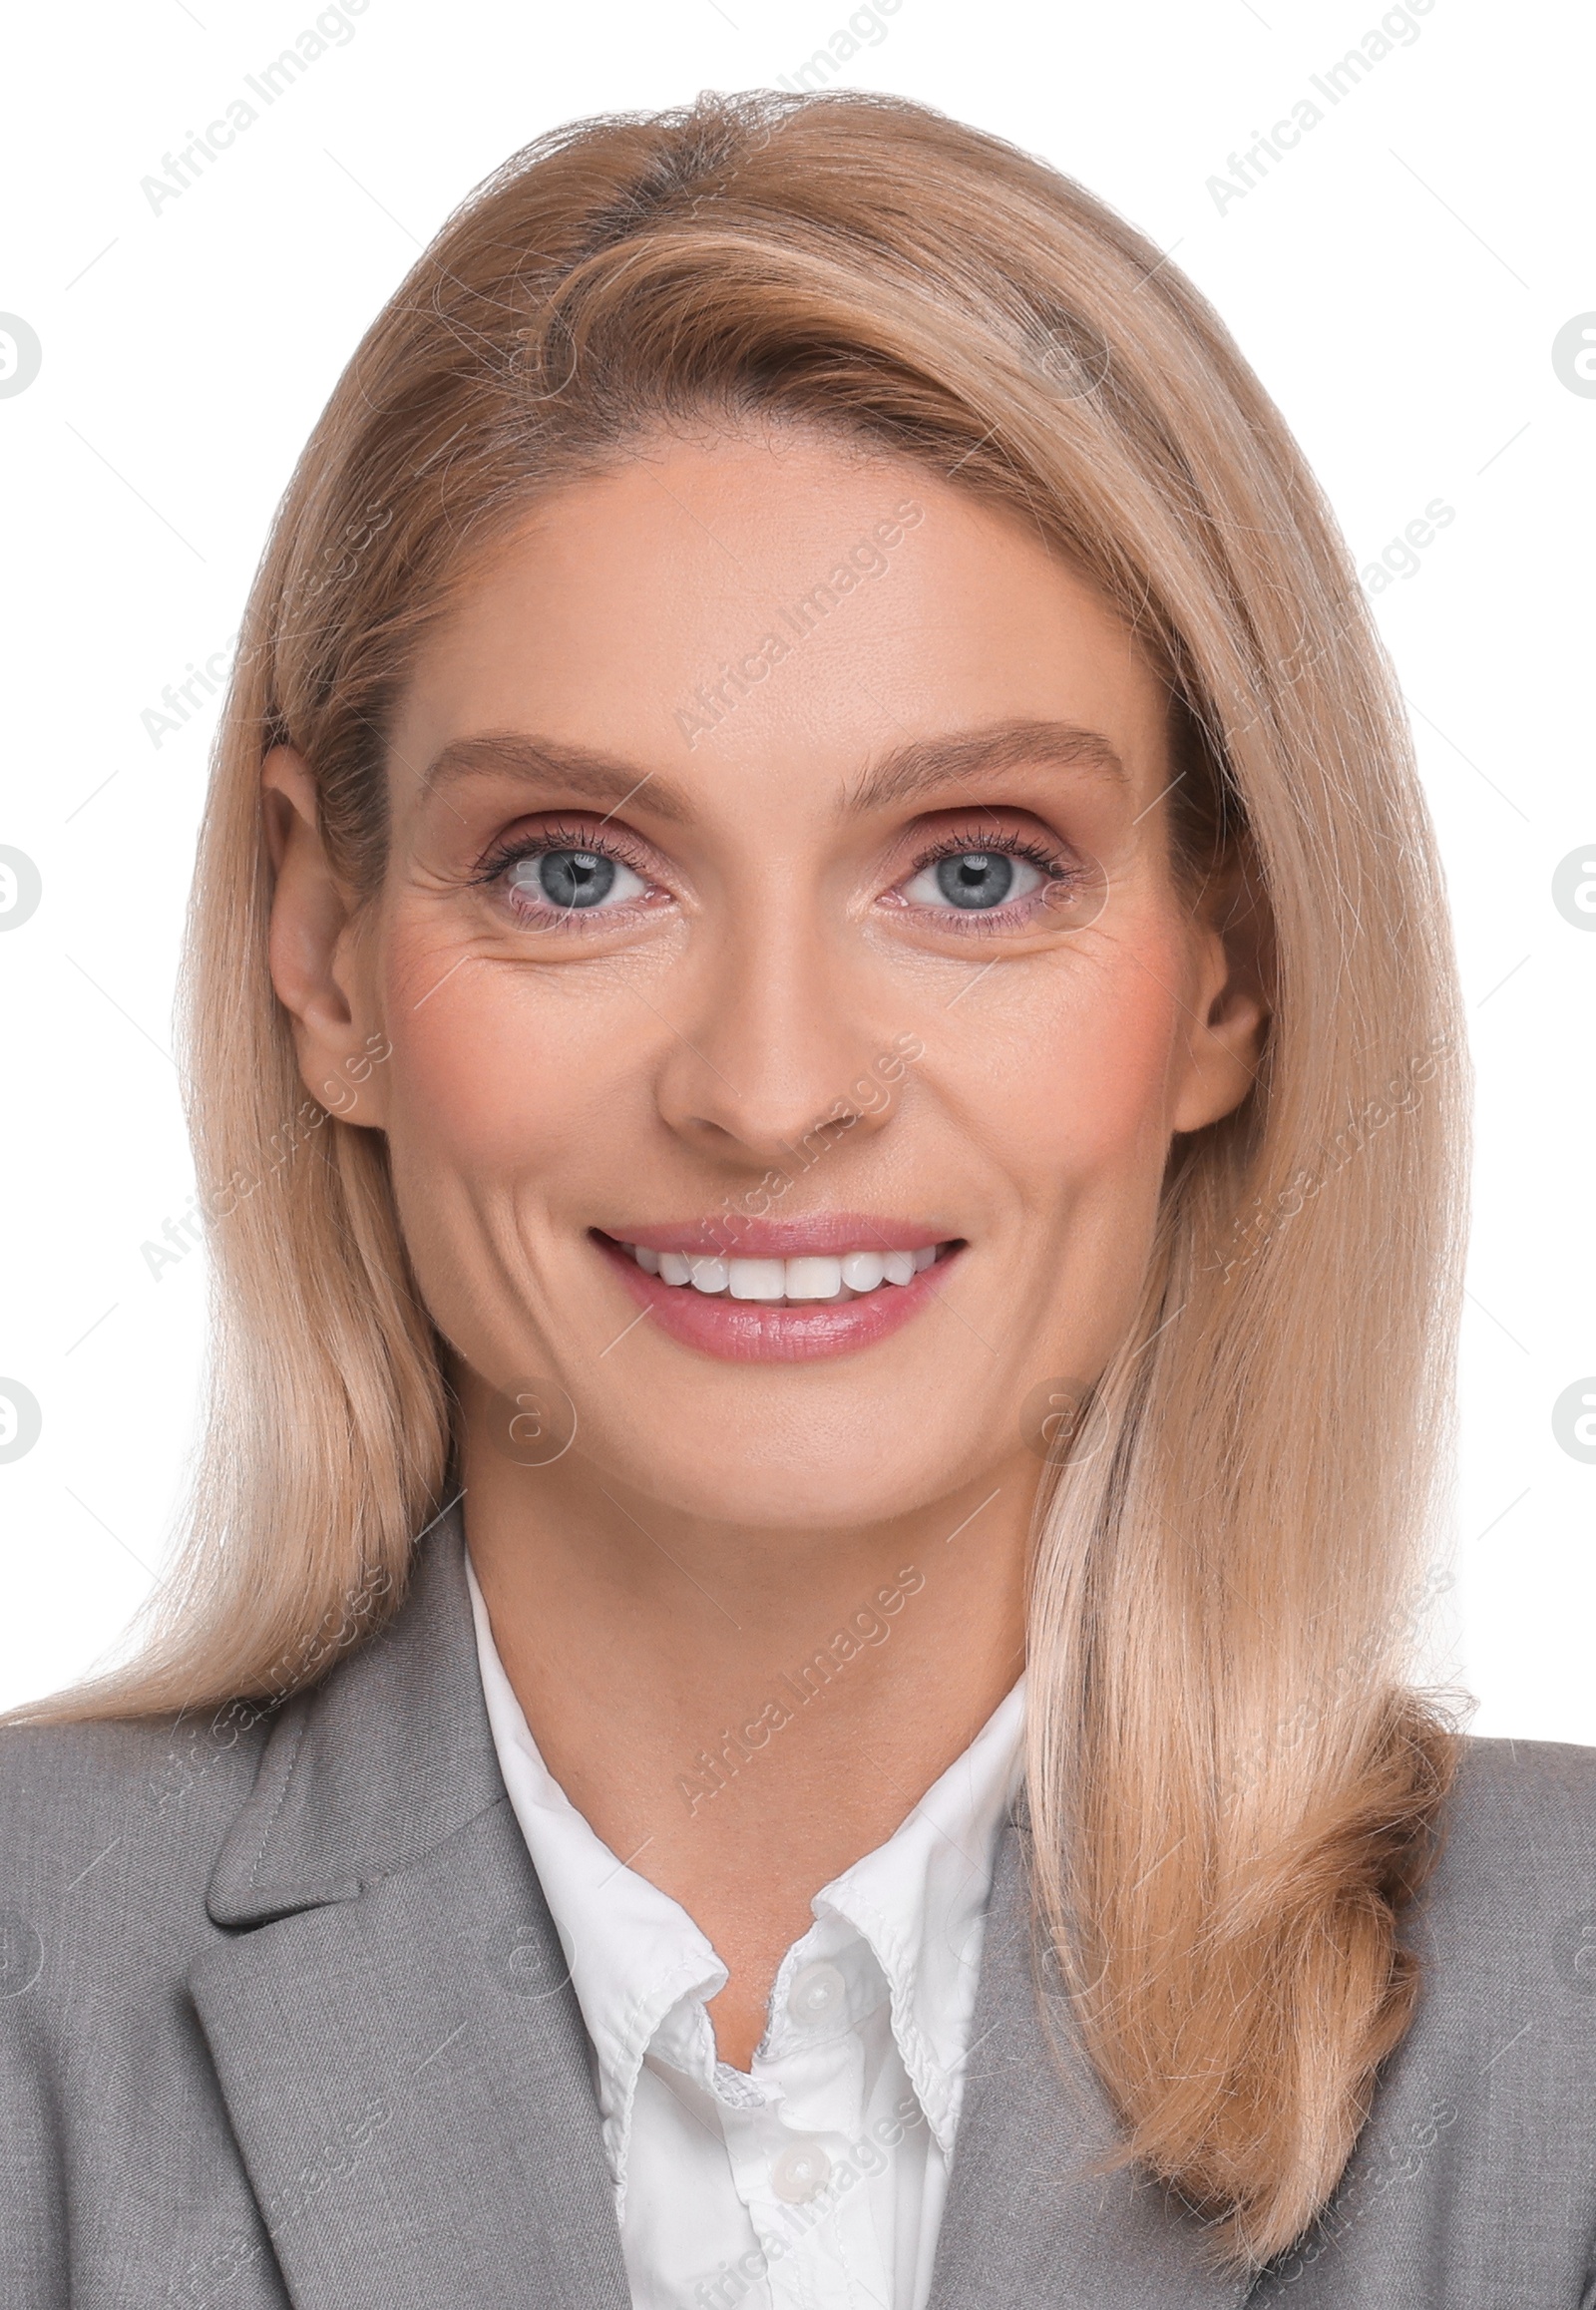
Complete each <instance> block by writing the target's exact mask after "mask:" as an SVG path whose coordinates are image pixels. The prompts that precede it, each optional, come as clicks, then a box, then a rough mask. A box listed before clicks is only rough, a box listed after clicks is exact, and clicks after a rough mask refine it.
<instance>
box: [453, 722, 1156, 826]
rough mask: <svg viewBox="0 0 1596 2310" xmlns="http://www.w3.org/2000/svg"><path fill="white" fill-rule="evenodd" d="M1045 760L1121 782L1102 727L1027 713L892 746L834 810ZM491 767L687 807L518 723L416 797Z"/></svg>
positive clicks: (534, 779)
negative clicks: (536, 735)
mask: <svg viewBox="0 0 1596 2310" xmlns="http://www.w3.org/2000/svg"><path fill="white" fill-rule="evenodd" d="M1046 762H1051V763H1054V764H1056V765H1058V766H1060V767H1062V768H1066V769H1071V770H1084V771H1087V772H1089V773H1090V774H1092V775H1093V776H1095V777H1098V778H1103V779H1107V780H1110V781H1112V782H1114V783H1116V784H1119V785H1122V786H1123V785H1128V784H1129V773H1128V772H1127V771H1126V769H1125V765H1124V763H1123V762H1122V761H1121V760H1120V758H1119V756H1118V754H1117V753H1116V752H1115V750H1114V748H1113V747H1112V746H1111V745H1110V744H1109V742H1108V740H1107V739H1106V738H1105V737H1104V736H1103V734H1102V732H1101V731H1100V730H1088V729H1084V728H1082V727H1081V725H1080V724H1079V723H1076V722H1059V721H1047V720H1038V719H1035V718H1028V719H1018V720H1010V721H1004V722H996V723H991V724H988V725H986V726H984V727H982V728H979V729H974V730H958V731H951V732H949V733H948V734H947V735H946V736H943V737H937V738H912V739H910V740H909V741H908V742H907V743H906V744H904V745H902V746H895V747H893V748H892V750H891V751H890V752H889V753H887V754H884V755H882V756H881V757H880V759H879V760H877V761H876V762H874V763H872V764H871V766H870V767H869V768H868V769H867V770H865V771H864V772H863V773H862V774H861V775H860V776H859V777H858V778H857V779H856V780H854V781H853V782H852V783H851V784H849V785H847V786H845V787H844V789H843V792H842V796H841V812H842V814H843V815H844V816H855V815H863V814H864V813H865V812H867V811H872V810H885V809H890V808H892V807H893V806H894V805H895V804H901V803H904V802H913V801H917V800H919V799H921V798H922V797H924V796H925V795H928V794H932V793H936V792H940V791H942V790H944V789H946V788H948V787H950V786H962V785H970V784H972V783H975V782H978V781H982V780H985V779H988V778H999V777H1002V776H1003V775H1004V774H1005V773H1007V772H1010V771H1013V770H1017V769H1029V768H1033V767H1035V766H1037V765H1039V764H1042V763H1046ZM495 775H497V776H501V777H503V776H508V777H513V778H516V779H518V780H520V781H521V782H522V783H523V784H524V785H528V786H534V787H541V788H544V789H545V790H547V791H549V792H551V793H559V794H561V795H564V796H567V797H575V798H578V799H580V800H582V801H583V802H587V803H596V804H601V805H604V806H606V807H607V808H608V809H609V811H610V812H611V813H612V812H614V811H617V810H619V809H620V808H622V806H623V805H624V804H626V803H627V802H629V801H630V800H631V798H632V796H633V795H635V794H639V793H642V792H644V790H646V799H645V800H644V802H643V805H642V807H643V809H644V810H646V811H647V812H648V813H649V815H650V816H651V817H654V818H662V819H665V820H667V821H669V822H670V823H673V824H675V825H678V826H679V825H686V824H687V823H689V822H690V820H691V819H692V817H693V811H692V807H691V805H690V803H689V802H688V801H687V799H686V797H685V796H684V795H682V794H681V793H680V792H679V791H678V790H677V789H676V788H675V787H674V786H672V785H671V783H670V782H669V780H668V779H666V778H662V777H659V776H657V775H656V774H655V773H654V772H653V771H651V770H640V769H639V768H638V767H637V765H636V764H635V763H634V762H624V761H621V760H618V759H617V758H615V757H613V756H610V755H607V754H602V753H598V752H596V751H595V750H594V749H593V748H591V747H587V746H576V745H569V744H566V743H563V742H562V741H560V740H558V739H553V738H534V737H531V736H528V735H526V734H524V733H522V732H519V731H497V730H495V731H487V732H484V733H483V734H482V735H481V736H479V737H475V738H457V739H455V740H454V741H453V742H452V743H451V744H450V745H447V746H445V747H444V748H443V750H442V752H441V753H439V754H438V755H437V756H436V757H435V758H434V760H433V761H432V762H431V763H430V764H429V765H428V767H427V769H426V771H425V772H424V773H423V776H422V780H421V799H422V800H423V801H426V800H428V799H430V797H431V796H433V795H435V794H438V793H441V792H443V791H445V790H446V789H447V788H448V787H450V786H453V785H456V784H458V783H459V782H460V781H462V780H464V779H467V778H473V777H482V776H495Z"/></svg>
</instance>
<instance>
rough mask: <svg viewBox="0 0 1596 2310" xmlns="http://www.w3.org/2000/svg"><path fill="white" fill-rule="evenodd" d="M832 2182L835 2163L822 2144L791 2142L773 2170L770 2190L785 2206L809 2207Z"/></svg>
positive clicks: (771, 2171)
mask: <svg viewBox="0 0 1596 2310" xmlns="http://www.w3.org/2000/svg"><path fill="white" fill-rule="evenodd" d="M830 2179H831V2159H830V2158H829V2157H828V2156H827V2155H826V2152H825V2151H824V2150H823V2149H822V2148H821V2146H820V2143H819V2142H818V2141H789V2142H788V2144H787V2146H786V2148H785V2149H784V2150H783V2151H782V2153H781V2155H780V2156H779V2157H778V2158H776V2160H775V2161H774V2163H773V2164H772V2166H771V2168H770V2186H771V2188H772V2189H773V2190H774V2191H775V2193H776V2195H777V2196H778V2197H779V2198H780V2199H781V2201H782V2203H783V2204H784V2205H807V2204H808V2203H809V2200H810V2199H811V2198H812V2197H816V2196H818V2195H819V2193H820V2191H821V2190H823V2189H824V2188H825V2186H826V2184H827V2182H828V2181H829V2180H830Z"/></svg>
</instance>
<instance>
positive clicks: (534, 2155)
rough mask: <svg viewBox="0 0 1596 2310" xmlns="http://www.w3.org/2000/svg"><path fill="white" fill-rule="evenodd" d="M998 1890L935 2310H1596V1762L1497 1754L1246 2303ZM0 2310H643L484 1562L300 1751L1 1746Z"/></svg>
mask: <svg viewBox="0 0 1596 2310" xmlns="http://www.w3.org/2000/svg"><path fill="white" fill-rule="evenodd" d="M1020 1848H1021V1837H1020V1835H1019V1833H1018V1832H1016V1831H1015V1830H1014V1829H1013V1828H1012V1827H1010V1828H1009V1829H1008V1830H1007V1831H1006V1832H1005V1836H1004V1840H1003V1845H1002V1849H1001V1854H1000V1859H999V1865H998V1877H997V1884H996V1889H995V1892H994V1902H993V1910H992V1917H991V1924H990V1928H989V1933H988V1940H987V1947H986V1954H985V1957H984V1961H983V1967H982V1980H981V1989H980V2001H979V2008H978V2012H977V2017H976V2023H975V2029H974V2033H973V2039H974V2043H973V2051H972V2055H971V2059H970V2068H969V2077H968V2085H967V2095H966V2101H965V2109H964V2117H963V2121H962V2126H961V2130H960V2134H959V2141H958V2150H957V2156H956V2159H955V2165H954V2172H953V2179H952V2186H951V2191H950V2196H949V2201H948V2207H947V2212H946V2216H945V2219H944V2224H943V2230H942V2237H941V2242H940V2247H939V2251H938V2259H937V2267H936V2277H935V2282H934V2287H933V2296H932V2299H933V2305H934V2310H1032V2306H1034V2310H1042V2306H1044V2305H1048V2306H1056V2310H1176V2306H1178V2310H1239V2305H1240V2304H1241V2303H1242V2302H1243V2301H1244V2300H1245V2301H1247V2302H1248V2303H1249V2304H1250V2305H1251V2306H1252V2310H1264V2306H1265V2305H1273V2304H1284V2305H1287V2306H1289V2310H1332V2306H1334V2310H1579V2306H1583V2310H1596V2029H1593V2023H1596V1750H1591V1749H1583V1748H1568V1747H1553V1746H1549V1745H1543V1744H1534V1743H1517V1742H1510V1741H1500V1740H1487V1741H1475V1742H1473V1743H1471V1744H1470V1750H1469V1755H1468V1761H1467V1764H1466V1768H1465V1770H1464V1773H1463V1777H1462V1780H1461V1784H1460V1786H1459V1788H1458V1791H1457V1794H1456V1797H1455V1799H1454V1801H1453V1804H1452V1807H1451V1820H1450V1833H1449V1839H1448V1843H1447V1847H1446V1851H1445V1854H1444V1857H1443V1859H1442V1861H1441V1864H1440V1867H1439V1870H1438V1873H1437V1874H1436V1876H1435V1877H1434V1879H1433V1880H1432V1883H1431V1887H1430V1889H1429V1892H1428V1895H1427V1897H1426V1899H1425V1902H1424V1905H1423V1909H1422V1913H1421V1915H1419V1916H1418V1918H1417V1919H1416V1920H1415V1925H1414V1934H1415V1938H1416V1940H1417V1942H1418V1943H1419V1944H1420V1946H1421V1948H1422V1950H1423V1953H1424V1956H1425V1958H1426V1961H1427V1970H1426V1975H1425V1981H1426V1987H1425V1991H1424V1995H1423V2001H1422V2005H1421V2008H1420V2011H1419V2014H1418V2017H1417V2020H1416V2022H1415V2023H1414V2025H1413V2028H1412V2030H1411V2031H1410V2033H1409V2035H1408V2037H1407V2039H1406V2041H1405V2042H1404V2044H1403V2045H1402V2046H1401V2048H1400V2049H1399V2051H1398V2052H1397V2055H1396V2056H1395V2058H1394V2059H1393V2061H1392V2062H1391V2064H1390V2066H1389V2070H1388V2074H1387V2075H1386V2077H1385V2079H1384V2082H1383V2084H1382V2086H1381V2090H1380V2093H1379V2096H1378V2099H1377V2101H1376V2105H1375V2110H1374V2114H1373V2116H1372V2118H1370V2121H1369V2123H1368V2125H1367V2126H1366V2128H1365V2130H1364V2134H1363V2137H1362V2139H1361V2141H1360V2144H1359V2147H1358V2150H1357V2153H1356V2155H1355V2157H1354V2159H1353V2162H1352V2164H1351V2166H1350V2167H1349V2169H1348V2171H1347V2174H1346V2176H1345V2178H1344V2180H1343V2182H1342V2185H1341V2187H1340V2189H1339V2191H1338V2192H1337V2195H1336V2197H1335V2199H1334V2200H1333V2202H1332V2204H1331V2206H1330V2208H1329V2210H1328V2211H1327V2213H1326V2215H1325V2217H1324V2219H1323V2221H1322V2222H1321V2224H1320V2225H1319V2227H1318V2228H1317V2229H1316V2230H1315V2231H1314V2232H1313V2233H1311V2235H1310V2236H1309V2237H1308V2238H1306V2239H1305V2240H1304V2241H1303V2242H1302V2243H1301V2244H1300V2245H1299V2246H1298V2247H1297V2248H1296V2249H1295V2250H1294V2251H1293V2252H1291V2253H1289V2254H1286V2255H1285V2256H1283V2257H1282V2258H1281V2260H1280V2261H1279V2262H1278V2263H1277V2264H1276V2265H1274V2266H1273V2267H1272V2268H1271V2269H1270V2270H1269V2271H1267V2272H1265V2274H1264V2275H1263V2276H1262V2277H1261V2278H1260V2279H1259V2280H1258V2281H1257V2282H1256V2284H1255V2285H1254V2286H1253V2287H1251V2288H1249V2287H1248V2285H1247V2284H1246V2283H1245V2282H1243V2281H1238V2280H1236V2279H1234V2278H1232V2277H1228V2276H1224V2275H1220V2274H1216V2272H1215V2271H1214V2270H1213V2269H1212V2267H1211V2266H1210V2264H1209V2263H1208V2261H1207V2260H1206V2259H1205V2256H1204V2252H1203V2239H1202V2231H1201V2228H1200V2225H1199V2224H1198V2223H1197V2222H1196V2221H1194V2220H1193V2218H1192V2217H1191V2216H1190V2214H1189V2213H1187V2212H1186V2210H1185V2209H1184V2208H1183V2207H1182V2206H1181V2205H1179V2204H1178V2203H1176V2202H1175V2201H1174V2200H1173V2199H1171V2198H1170V2197H1169V2196H1168V2195H1167V2194H1166V2193H1165V2192H1164V2191H1163V2190H1162V2189H1160V2188H1158V2187H1157V2186H1155V2185H1153V2184H1152V2183H1150V2182H1146V2181H1142V2180H1138V2179H1137V2178H1135V2177H1134V2176H1133V2175H1132V2174H1130V2173H1127V2172H1124V2171H1121V2172H1120V2173H1119V2174H1117V2175H1115V2176H1112V2177H1109V2178H1106V2179H1105V2178H1102V2176H1101V2175H1100V2173H1098V2172H1095V2171H1094V2170H1093V2167H1094V2163H1095V2162H1096V2161H1097V2159H1098V2154H1099V2152H1100V2151H1101V2150H1102V2149H1103V2148H1104V2147H1105V2146H1106V2145H1107V2144H1108V2143H1109V2142H1111V2140H1112V2139H1113V2125H1112V2122H1111V2120H1110V2118H1109V2117H1108V2115H1107V2113H1106V2111H1105V2109H1104V2106H1103V2103H1102V2100H1101V2098H1100V2096H1099V2094H1098V2092H1097V2090H1096V2088H1095V2086H1094V2085H1093V2084H1092V2082H1091V2080H1090V2078H1089V2076H1087V2075H1086V2074H1085V2073H1084V2072H1083V2071H1080V2070H1078V2069H1077V2070H1075V2071H1074V2072H1072V2073H1069V2074H1061V2073H1060V2072H1059V2071H1057V2070H1056V2069H1055V2068H1054V2067H1053V2066H1052V2065H1051V2063H1050V2061H1049V2059H1048V2057H1047V2055H1046V2054H1045V2052H1044V2049H1043V2038H1042V2033H1041V2030H1040V2028H1039V2026H1038V2021H1037V2015H1036V2007H1035V1993H1034V1990H1033V1987H1032V1975H1031V1965H1030V1955H1029V1936H1028V1929H1027V1923H1026V1905H1025V1891H1024V1878H1023V1856H1022V1852H1021V1849H1020ZM0 1870H3V1878H0V2301H3V2302H4V2303H5V2304H6V2305H8V2306H12V2305H14V2306H15V2310H58V2306H60V2310H64V2306H65V2305H67V2304H71V2305H73V2306H74V2310H174V2306H177V2305H184V2306H186V2310H282V2306H283V2305H285V2304H290V2303H291V2304H294V2305H296V2306H297V2310H441V2306H447V2310H457V2306H459V2310H479V2306H480V2310H523V2306H525V2310H533V2306H537V2310H625V2306H626V2300H627V2297H626V2286H625V2277H624V2272H623V2269H622V2264H621V2258H620V2249H619V2242H618V2238H617V2234H616V2227H615V2219H614V2213H613V2207H612V2201H611V2196H610V2190H609V2183H608V2178H607V2175H606V2172H605V2168H604V2162H603V2156H602V2152H601V2148H600V2142H599V2133H598V2117H597V2114H596V2110H595V2104H594V2094H593V2087H592V2083H591V2076H590V2071H589V2067H588V2058H587V2040H586V2037H585V2035H584V2031H583V2024H582V2017H581V2014H580V2012H579V2010H578V2007H577V2003H576V2000H575V1997H574V1995H573V1993H572V1990H571V1986H570V1982H569V1979H568V1976H567V1970H566V1966H565V1962H564V1960H563V1958H562V1955H561V1951H560V1945H559V1942H558V1940H557V1938H556V1936H555V1934H554V1931H553V1928H552V1925H551V1922H550V1918H549V1913H548V1910H547V1908H546V1906H545V1904H544V1900H543V1896H542V1894H541V1892H540V1889H539V1885H538V1880H537V1878H536V1876H535V1875H534V1873H533V1869H532V1865H531V1862H530V1861H529V1859H528V1855H527V1850H526V1846H525V1844H524V1843H523V1841H522V1837H521V1833H520V1830H519V1829H518V1827H517V1825H516V1820H515V1816H514V1814H513V1813H512V1811H511V1809H510V1805H509V1802H508V1799H507V1798H506V1795H505V1791H504V1787H503V1784H502V1782H501V1780H500V1776H499V1769H498V1763H497V1760H496V1758H495V1755H494V1748H493V1742H492V1739H491V1737H490V1733H489V1730H488V1723H487V1718H486V1715H485V1713H484V1709H483V1702H482V1694H481V1687H480V1684H479V1680H478V1674H477V1663H476V1653H475V1647H474V1643H473V1635H472V1628H471V1618H470V1612H469V1609H468V1600H467V1596H466V1590H465V1580H464V1571H463V1560H462V1544H461V1536H460V1532H459V1528H458V1523H457V1522H456V1521H455V1520H454V1519H453V1518H451V1519H449V1520H447V1521H446V1522H445V1524H444V1525H442V1526H441V1527H440V1528H439V1530H438V1532H437V1533H436V1535H435V1536H434V1537H433V1538H432V1539H431V1540H429V1541H428V1542H427V1543H426V1544H425V1546H424V1547H423V1549H422V1551H421V1555H420V1562H419V1566H418V1572H417V1578H416V1583H415V1586H414V1589H413V1591H412V1595H411V1599H410V1601H409V1602H408V1603H407V1604H406V1606H405V1608H404V1610H403V1612H402V1613H401V1614H400V1615H399V1616H398V1617H397V1618H396V1620H395V1621H394V1623H393V1624H392V1625H391V1626H390V1628H389V1629H388V1630H387V1631H386V1632H385V1633H384V1634H382V1635H381V1636H379V1637H377V1638H376V1639H374V1640H373V1641H372V1642H371V1643H369V1644H368V1645H367V1646H366V1647H365V1648H364V1649H363V1650H361V1651H359V1652H357V1653H355V1654H354V1655H353V1656H352V1657H350V1658H349V1659H348V1660H346V1661H345V1662H343V1663H342V1664H341V1665H340V1666H339V1667H338V1668H337V1669H336V1670H335V1671H334V1672H333V1673H332V1675H330V1676H329V1677H328V1678H327V1679H326V1680H325V1681H324V1683H323V1684H322V1685H321V1686H320V1687H319V1688H318V1689H317V1690H316V1691H314V1692H312V1693H309V1694H307V1695H305V1696H303V1697H302V1698H300V1699H298V1700H295V1701H293V1702H291V1703H289V1704H288V1705H287V1706H286V1707H284V1708H283V1709H281V1710H280V1711H278V1712H277V1713H275V1714H273V1715H259V1714H257V1713H256V1712H255V1711H254V1710H253V1709H250V1708H241V1709H235V1710H233V1711H231V1712H229V1713H224V1714H223V1715H221V1716H219V1717H217V1718H216V1719H214V1720H209V1719H206V1720H204V1721H196V1722H194V1723H190V1724H184V1725H181V1726H179V1727H178V1728H177V1729H176V1730H173V1729H171V1728H170V1727H149V1726H145V1727H139V1726H97V1727H80V1728H67V1729H59V1728H57V1729H35V1730H23V1731H13V1732H11V1733H7V1734H5V1735H4V1737H3V1741H0Z"/></svg>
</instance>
